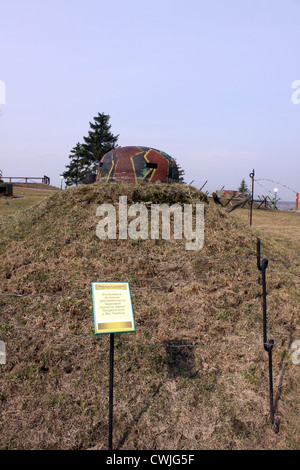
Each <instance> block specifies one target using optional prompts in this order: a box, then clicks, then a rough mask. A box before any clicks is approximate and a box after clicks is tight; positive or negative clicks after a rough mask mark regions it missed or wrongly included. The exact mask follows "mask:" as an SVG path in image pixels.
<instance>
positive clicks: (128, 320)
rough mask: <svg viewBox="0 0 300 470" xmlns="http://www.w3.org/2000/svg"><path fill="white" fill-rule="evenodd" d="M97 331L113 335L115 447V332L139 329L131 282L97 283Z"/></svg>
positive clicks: (94, 287)
mask: <svg viewBox="0 0 300 470" xmlns="http://www.w3.org/2000/svg"><path fill="white" fill-rule="evenodd" d="M92 292H93V310H94V323H95V334H96V335H101V334H110V348H109V405H108V408H109V410H108V420H109V426H108V448H109V450H113V399H114V395H113V394H114V349H115V333H130V332H135V321H134V314H133V309H132V303H131V296H130V289H129V284H128V282H93V283H92Z"/></svg>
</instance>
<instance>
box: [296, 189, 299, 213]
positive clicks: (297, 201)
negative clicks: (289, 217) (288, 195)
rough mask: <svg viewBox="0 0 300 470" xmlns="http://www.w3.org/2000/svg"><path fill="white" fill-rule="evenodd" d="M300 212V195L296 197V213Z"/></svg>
mask: <svg viewBox="0 0 300 470" xmlns="http://www.w3.org/2000/svg"><path fill="white" fill-rule="evenodd" d="M298 210H299V193H297V195H296V211H298Z"/></svg>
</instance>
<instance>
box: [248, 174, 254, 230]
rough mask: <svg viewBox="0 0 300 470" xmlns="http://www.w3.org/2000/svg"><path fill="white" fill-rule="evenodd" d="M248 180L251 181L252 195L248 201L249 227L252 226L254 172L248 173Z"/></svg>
mask: <svg viewBox="0 0 300 470" xmlns="http://www.w3.org/2000/svg"><path fill="white" fill-rule="evenodd" d="M249 176H250V178H251V179H252V195H251V201H250V227H251V226H252V212H253V198H254V170H253V171H252V173H250V175H249Z"/></svg>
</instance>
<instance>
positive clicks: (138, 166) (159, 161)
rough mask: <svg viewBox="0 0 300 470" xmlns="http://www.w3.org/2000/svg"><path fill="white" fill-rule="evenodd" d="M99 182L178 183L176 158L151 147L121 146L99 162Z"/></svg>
mask: <svg viewBox="0 0 300 470" xmlns="http://www.w3.org/2000/svg"><path fill="white" fill-rule="evenodd" d="M96 181H97V182H106V181H125V182H127V183H141V182H155V181H160V182H164V183H178V181H179V172H178V167H177V165H176V162H175V160H174V158H172V157H170V156H169V155H167V154H166V153H164V152H162V151H160V150H156V149H153V148H150V147H119V148H116V149H113V150H111V151H110V152H108V153H106V154H105V155H104V157H103V158H102V159H101V161H100V162H99V167H98V173H97V177H96Z"/></svg>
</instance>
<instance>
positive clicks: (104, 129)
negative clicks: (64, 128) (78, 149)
mask: <svg viewBox="0 0 300 470" xmlns="http://www.w3.org/2000/svg"><path fill="white" fill-rule="evenodd" d="M109 119H110V116H109V115H107V114H104V113H98V116H95V117H94V122H90V128H91V130H90V131H89V133H88V136H87V137H84V138H83V139H84V142H85V143H84V144H83V150H84V154H85V164H87V165H89V167H90V171H97V167H98V163H99V161H100V160H101V158H102V157H103V156H104V155H105V154H106V153H107V152H109V151H110V150H112V149H114V148H116V147H117V141H118V137H119V135H116V136H115V135H113V134H112V133H111V131H110V128H111V126H110V124H109Z"/></svg>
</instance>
